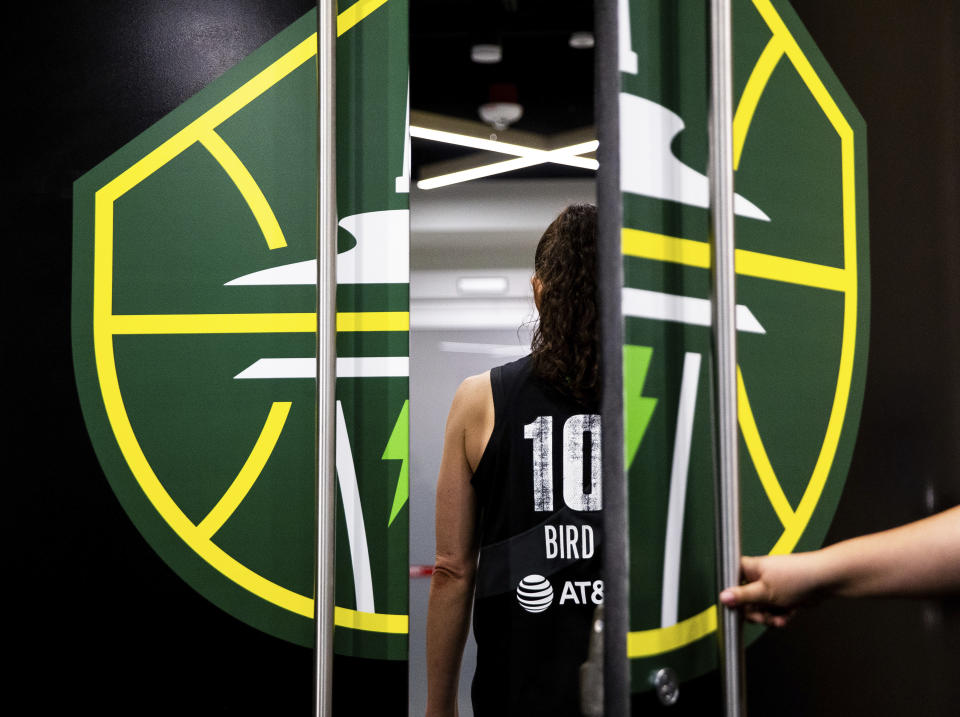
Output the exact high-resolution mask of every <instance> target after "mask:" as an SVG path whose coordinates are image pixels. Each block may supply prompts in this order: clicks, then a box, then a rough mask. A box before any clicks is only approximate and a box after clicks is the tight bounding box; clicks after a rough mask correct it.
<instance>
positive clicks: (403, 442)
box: [380, 401, 410, 526]
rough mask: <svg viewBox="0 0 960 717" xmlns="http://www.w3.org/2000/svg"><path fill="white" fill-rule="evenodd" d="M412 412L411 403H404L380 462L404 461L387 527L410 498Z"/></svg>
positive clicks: (401, 465)
mask: <svg viewBox="0 0 960 717" xmlns="http://www.w3.org/2000/svg"><path fill="white" fill-rule="evenodd" d="M409 412H410V401H404V402H403V408H401V409H400V416H399V417H398V418H397V422H396V424H394V426H393V432H392V433H391V434H390V439H389V440H388V441H387V447H386V448H384V449H383V455H382V456H380V460H383V461H403V462H402V463H401V464H400V477H399V478H397V492H396V493H395V494H394V496H393V507H392V508H391V509H390V520H388V521H387V526H390V525H392V524H393V519H394V518H396V517H397V513H399V512H400V509H401V508H402V507H403V505H404V503H406V502H407V498H409V497H410V466H409V458H410V440H409V438H410V421H409V418H408V414H409Z"/></svg>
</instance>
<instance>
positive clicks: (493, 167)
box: [417, 139, 600, 189]
mask: <svg viewBox="0 0 960 717" xmlns="http://www.w3.org/2000/svg"><path fill="white" fill-rule="evenodd" d="M597 144H598V143H597V140H595V139H594V140H590V141H589V142H581V143H579V144H573V145H570V146H569V147H561V148H560V149H555V150H552V151H549V152H538V156H526V157H517V158H515V159H507V160H504V161H502V162H494V163H493V164H485V165H483V166H482V167H473V168H471V169H462V170H460V171H459V172H451V173H449V174H441V175H440V176H438V177H431V178H430V179H421V180H420V181H419V182H417V187H418V188H420V189H436V188H437V187H446V186H448V185H450V184H457V183H459V182H468V181H470V180H471V179H480V178H481V177H490V176H492V175H494V174H502V173H503V172H512V171H514V170H517V169H524V168H525V167H533V166H535V165H537V164H544V163H546V162H556V161H557V158H558V157H562V156H563V155H566V156H567V157H568V158H570V159H578V160H581V161H582V164H577V165H575V166H578V167H583V168H584V169H597V168H598V167H599V166H600V164H599V162H597V160H595V159H587V158H586V157H575V156H574V155H576V154H579V153H582V152H591V151H593V150H595V149H596V148H597ZM564 163H565V164H566V162H564Z"/></svg>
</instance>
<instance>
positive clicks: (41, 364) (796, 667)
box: [3, 0, 960, 716]
mask: <svg viewBox="0 0 960 717" xmlns="http://www.w3.org/2000/svg"><path fill="white" fill-rule="evenodd" d="M413 1H414V2H415V1H416V0H413ZM311 6H312V3H311V2H306V1H305V0H272V1H271V2H256V1H255V0H244V1H243V2H241V1H239V0H233V1H232V2H229V3H225V2H216V1H215V0H193V1H187V0H173V1H171V0H166V1H165V2H148V1H146V0H139V1H129V0H127V1H122V0H110V1H101V2H95V3H94V2H72V3H63V4H51V5H39V4H35V5H34V6H23V7H22V8H21V9H20V10H18V11H16V12H14V13H13V14H8V15H7V16H6V27H7V33H8V36H12V42H11V43H8V45H7V53H6V54H7V71H6V73H5V77H6V79H7V81H8V83H12V85H13V89H14V91H13V93H12V95H11V94H8V95H7V96H8V98H9V99H8V100H7V102H6V103H5V105H6V107H5V109H6V113H5V114H6V117H7V120H8V122H10V123H11V125H8V126H10V127H11V128H10V129H8V130H7V134H6V137H5V140H6V141H5V143H4V154H5V161H4V162H3V166H4V168H5V169H6V173H5V184H6V189H7V191H6V192H5V193H4V200H5V201H4V203H5V205H6V207H7V211H6V212H5V218H6V220H7V221H6V223H5V227H4V239H5V242H4V245H5V248H6V252H7V253H6V259H5V261H4V263H3V265H4V268H5V275H6V280H5V282H4V289H5V291H4V296H5V298H6V302H5V304H6V307H7V316H8V317H9V319H10V320H11V322H12V324H13V326H12V330H11V331H10V332H9V334H8V338H7V339H6V340H5V341H4V349H3V365H4V373H5V376H6V381H5V394H6V397H7V406H8V419H7V420H8V421H10V423H11V424H12V425H13V426H14V430H13V432H12V433H11V432H10V431H7V432H6V433H5V439H4V444H5V455H6V456H7V461H6V467H5V470H4V479H5V484H6V485H7V487H8V488H12V494H11V493H8V494H7V496H6V498H5V500H4V506H5V508H6V513H7V514H8V515H9V516H10V519H8V520H7V525H8V531H7V533H8V537H7V542H6V547H7V554H8V556H10V557H12V564H13V569H12V570H9V571H8V572H7V575H6V579H5V581H4V583H5V585H6V593H7V595H6V598H7V600H6V603H7V605H8V606H9V607H8V609H7V623H8V628H7V635H10V633H11V632H12V637H13V639H12V640H4V644H5V645H8V646H9V647H8V650H7V653H8V655H9V656H10V657H11V658H12V659H13V662H14V665H15V667H14V670H13V672H12V674H11V673H10V672H8V673H7V675H6V677H7V684H9V685H11V686H12V687H13V690H14V695H13V696H11V697H10V698H8V700H9V701H10V702H11V703H12V704H16V703H17V702H16V699H15V698H16V697H19V696H21V695H22V696H23V697H25V698H26V699H27V700H28V702H27V704H28V705H29V706H30V708H29V709H30V711H31V712H36V713H47V712H52V711H54V710H61V709H66V708H70V707H74V706H76V707H84V708H91V709H94V710H96V711H97V712H98V713H99V714H104V715H112V714H127V713H136V714H152V713H161V712H164V713H169V712H171V711H173V712H175V713H179V714H193V713H199V712H201V711H207V710H213V711H214V712H215V713H216V714H225V713H234V714H248V713H254V712H263V713H267V714H306V713H307V712H308V710H309V703H310V683H311V673H312V656H311V653H310V651H308V650H305V649H303V648H299V647H295V646H292V645H289V644H287V643H284V642H282V641H279V640H276V639H273V638H270V637H268V636H266V635H264V634H262V633H260V632H258V631H257V630H254V629H252V628H248V627H246V626H245V625H243V624H242V623H239V622H238V621H236V620H234V619H233V618H231V617H229V616H228V615H226V614H225V613H223V612H222V611H220V610H219V609H218V608H216V607H213V606H212V605H211V604H209V603H208V602H207V601H206V600H205V599H203V598H201V597H200V596H198V595H197V594H196V593H194V592H193V591H192V590H191V589H190V588H189V587H187V585H186V584H185V583H183V582H182V581H181V580H180V578H178V577H177V576H176V575H175V574H174V573H173V572H172V571H170V570H169V569H168V568H167V567H166V566H165V565H164V564H163V563H162V562H161V561H160V559H159V558H158V557H157V556H156V554H155V553H154V552H153V551H152V550H151V549H150V548H149V547H148V546H147V545H146V543H145V542H144V541H143V539H142V538H141V537H140V536H139V534H138V533H137V531H136V529H135V528H134V527H133V525H132V524H131V523H130V521H129V520H128V519H127V517H126V515H125V514H124V513H123V511H122V510H121V508H120V506H119V504H118V503H117V501H116V499H115V498H114V497H113V494H112V492H111V491H110V488H109V486H108V485H107V482H106V480H104V478H103V476H102V473H101V471H100V468H99V465H98V463H97V461H96V458H95V456H94V454H93V451H92V448H91V445H90V443H89V440H88V439H87V435H86V430H85V428H84V424H83V420H82V417H81V415H80V409H79V404H78V401H77V397H76V391H75V388H74V380H73V369H72V363H71V353H70V335H69V308H70V307H69V301H70V298H69V297H70V266H71V265H70V262H71V242H72V239H71V211H72V210H71V201H72V193H71V192H72V189H71V188H72V183H73V181H74V180H75V179H76V178H77V177H79V176H80V175H81V174H83V173H84V172H86V171H87V170H89V169H90V168H91V167H93V166H94V165H95V164H96V163H98V162H99V161H100V160H102V159H103V158H105V157H106V156H108V155H109V154H110V153H111V152H113V151H114V150H116V149H117V148H119V147H120V146H122V145H123V144H124V143H125V142H127V141H128V140H130V139H132V138H134V137H135V136H136V135H138V134H139V133H140V132H142V131H144V130H145V129H147V128H148V127H149V126H150V125H152V124H153V123H154V122H155V121H157V120H158V119H160V118H161V117H162V116H163V115H165V114H166V113H167V112H169V111H170V110H172V109H174V108H175V107H176V106H178V105H179V104H180V103H182V102H183V101H185V100H186V99H187V98H188V97H190V96H192V95H193V94H194V93H196V92H197V91H198V90H200V89H201V88H202V87H203V86H205V85H206V84H207V83H209V82H210V81H211V80H213V79H214V78H215V77H217V76H219V75H220V74H221V73H222V72H223V71H224V70H226V69H227V68H229V67H230V66H232V65H233V64H235V63H236V62H238V61H239V60H240V59H242V58H243V57H244V56H246V55H247V54H248V53H249V52H251V51H252V50H253V49H255V48H256V47H258V46H260V45H261V44H262V43H263V42H265V41H266V40H268V39H269V38H271V37H272V36H273V35H275V34H276V33H277V32H278V31H279V30H281V29H282V28H283V27H285V26H286V25H288V24H289V23H290V22H292V21H293V20H295V19H297V18H298V17H300V16H301V15H302V14H303V13H304V12H306V11H307V10H309V9H310V7H311ZM794 6H795V7H796V9H797V11H798V13H799V14H800V16H801V18H802V19H803V20H804V22H805V23H806V25H807V27H808V29H809V30H810V32H811V34H812V35H813V37H814V39H815V40H816V41H817V43H818V44H819V45H820V48H821V50H822V51H823V53H824V55H825V56H826V57H827V59H828V60H829V62H830V63H831V65H832V66H833V68H834V70H835V71H836V73H837V75H838V76H839V77H840V79H841V81H842V82H843V84H844V86H845V87H846V89H847V91H848V92H849V93H850V95H851V96H852V97H853V99H854V101H855V103H856V104H857V106H858V107H859V109H860V111H861V113H862V114H863V115H864V117H865V118H866V121H867V127H868V136H869V160H868V161H869V167H870V234H871V283H872V294H873V305H872V327H871V343H870V359H869V368H868V379H867V393H866V400H865V403H864V409H863V418H862V423H861V430H860V438H859V442H858V446H857V449H856V452H855V454H854V459H853V464H852V468H851V472H850V477H849V479H848V482H847V488H846V491H845V493H844V497H843V499H842V501H841V503H840V507H839V509H838V511H837V514H836V517H835V520H834V523H833V527H832V529H831V531H830V535H829V537H828V540H829V541H835V540H839V539H843V538H846V537H850V536H853V535H857V534H860V533H863V532H869V531H874V530H879V529H883V528H886V527H890V526H892V525H895V524H899V523H902V522H905V521H909V520H912V519H915V518H919V517H921V516H923V515H926V514H928V513H930V512H933V511H936V510H940V509H943V508H946V507H949V506H951V505H955V504H957V503H960V208H958V198H960V181H958V173H960V151H958V149H960V148H958V141H960V140H958V128H960V116H958V84H960V83H958V81H957V72H958V70H957V67H958V66H960V53H958V44H957V43H958V40H957V38H958V37H960V19H958V11H957V9H955V5H954V3H953V2H952V0H928V1H927V2H922V3H903V2H896V1H895V0H871V2H858V1H856V0H832V1H831V2H825V1H824V0H795V2H794ZM10 157H12V161H10V159H9V158H10ZM747 668H748V693H749V705H750V711H751V712H752V713H753V714H755V715H772V714H776V715H913V714H925V715H935V716H936V715H944V716H946V715H953V714H956V710H957V705H958V704H960V679H958V675H960V602H958V600H957V599H950V600H929V601H913V602H910V601H900V600H888V601H863V602H844V601H834V602H830V603H827V604H824V605H822V606H819V607H817V608H815V609H812V610H809V611H807V612H806V613H804V614H802V615H800V616H799V617H797V618H796V619H795V621H794V622H793V623H792V624H791V625H790V626H789V627H787V628H786V629H784V630H782V631H779V632H776V633H768V634H767V635H766V636H765V637H763V638H762V639H761V640H760V641H759V642H758V643H757V644H756V645H755V646H753V647H752V648H751V649H750V651H749V653H748V658H747ZM337 671H338V685H342V686H343V689H341V690H340V695H341V697H340V698H339V699H343V700H347V699H349V700H351V701H352V706H351V707H350V708H347V707H346V704H347V703H346V702H341V703H340V709H339V710H338V713H340V714H348V713H357V714H363V713H364V712H365V711H367V709H372V708H373V707H374V705H373V704H372V702H375V701H376V700H377V698H378V696H380V695H385V694H393V695H396V694H397V692H398V691H401V690H403V691H405V690H406V676H405V673H404V672H403V671H402V670H400V669H398V666H397V665H384V664H383V663H378V664H373V665H371V664H358V663H356V662H354V661H346V660H340V661H338V663H337ZM363 700H370V701H371V704H364V703H363ZM718 704H719V703H718V701H717V693H716V681H715V680H714V679H713V678H709V677H708V678H703V679H701V680H698V681H695V682H693V683H690V684H687V685H684V687H683V690H682V692H681V699H680V702H679V704H678V705H677V706H676V707H674V708H671V709H670V710H665V711H667V712H673V713H676V714H715V713H718V709H717V705H718ZM637 708H638V712H639V710H640V709H646V708H649V709H652V710H655V709H657V706H656V705H654V704H652V702H649V701H648V700H646V699H641V700H638V701H637Z"/></svg>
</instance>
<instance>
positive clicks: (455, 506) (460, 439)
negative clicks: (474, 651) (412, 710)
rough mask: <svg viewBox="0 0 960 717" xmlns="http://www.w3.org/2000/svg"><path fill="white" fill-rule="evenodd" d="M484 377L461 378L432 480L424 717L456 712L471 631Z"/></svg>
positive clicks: (485, 410)
mask: <svg viewBox="0 0 960 717" xmlns="http://www.w3.org/2000/svg"><path fill="white" fill-rule="evenodd" d="M492 421H493V397H492V393H491V390H490V378H489V375H488V374H483V375H480V376H472V377H470V378H468V379H466V380H465V381H464V382H463V383H462V384H460V388H458V389H457V393H456V395H455V396H454V398H453V405H452V406H451V407H450V415H449V417H448V418H447V428H446V433H445V435H444V444H443V458H442V459H441V461H440V473H439V476H438V478H437V518H436V522H437V557H436V563H435V566H434V569H433V579H432V580H431V582H430V603H429V608H428V611H427V715H431V716H434V715H436V716H440V715H444V716H447V715H455V714H457V686H458V683H459V679H460V661H461V658H462V657H463V646H464V643H465V642H466V639H467V633H468V631H469V627H470V607H471V604H472V601H473V583H474V576H475V573H476V565H477V553H478V550H479V546H478V541H477V502H476V496H475V494H474V490H473V486H472V485H471V484H470V479H471V478H472V476H473V471H474V469H475V468H476V465H477V462H479V459H480V455H482V453H483V448H484V447H485V445H486V441H487V439H488V438H489V436H490V432H491V431H492V428H493V426H492Z"/></svg>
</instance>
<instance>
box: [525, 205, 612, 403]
mask: <svg viewBox="0 0 960 717" xmlns="http://www.w3.org/2000/svg"><path fill="white" fill-rule="evenodd" d="M596 237H597V208H596V207H595V206H594V205H592V204H572V205H570V206H569V207H567V208H566V209H564V210H563V211H562V212H560V216H558V217H557V218H556V219H554V220H553V222H552V223H551V224H550V226H549V227H547V230H546V231H545V232H544V233H543V236H542V237H540V243H539V244H537V252H536V254H535V256H534V269H535V271H536V275H537V278H538V279H539V280H540V283H541V285H542V289H541V291H540V323H539V324H538V325H537V328H536V329H535V330H534V333H533V341H532V343H531V352H532V355H533V371H534V373H535V374H536V375H537V376H539V377H540V378H542V379H543V380H545V381H547V382H548V383H550V384H551V385H552V386H554V387H555V388H556V389H557V390H559V391H562V392H563V393H567V394H569V395H571V396H573V398H575V399H576V400H577V401H578V402H580V403H581V404H591V403H593V402H594V401H595V400H596V397H597V393H598V389H599V381H600V370H599V365H598V363H599V350H598V347H597V297H596V294H597V277H596V256H597V250H596V244H597V242H596Z"/></svg>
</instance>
